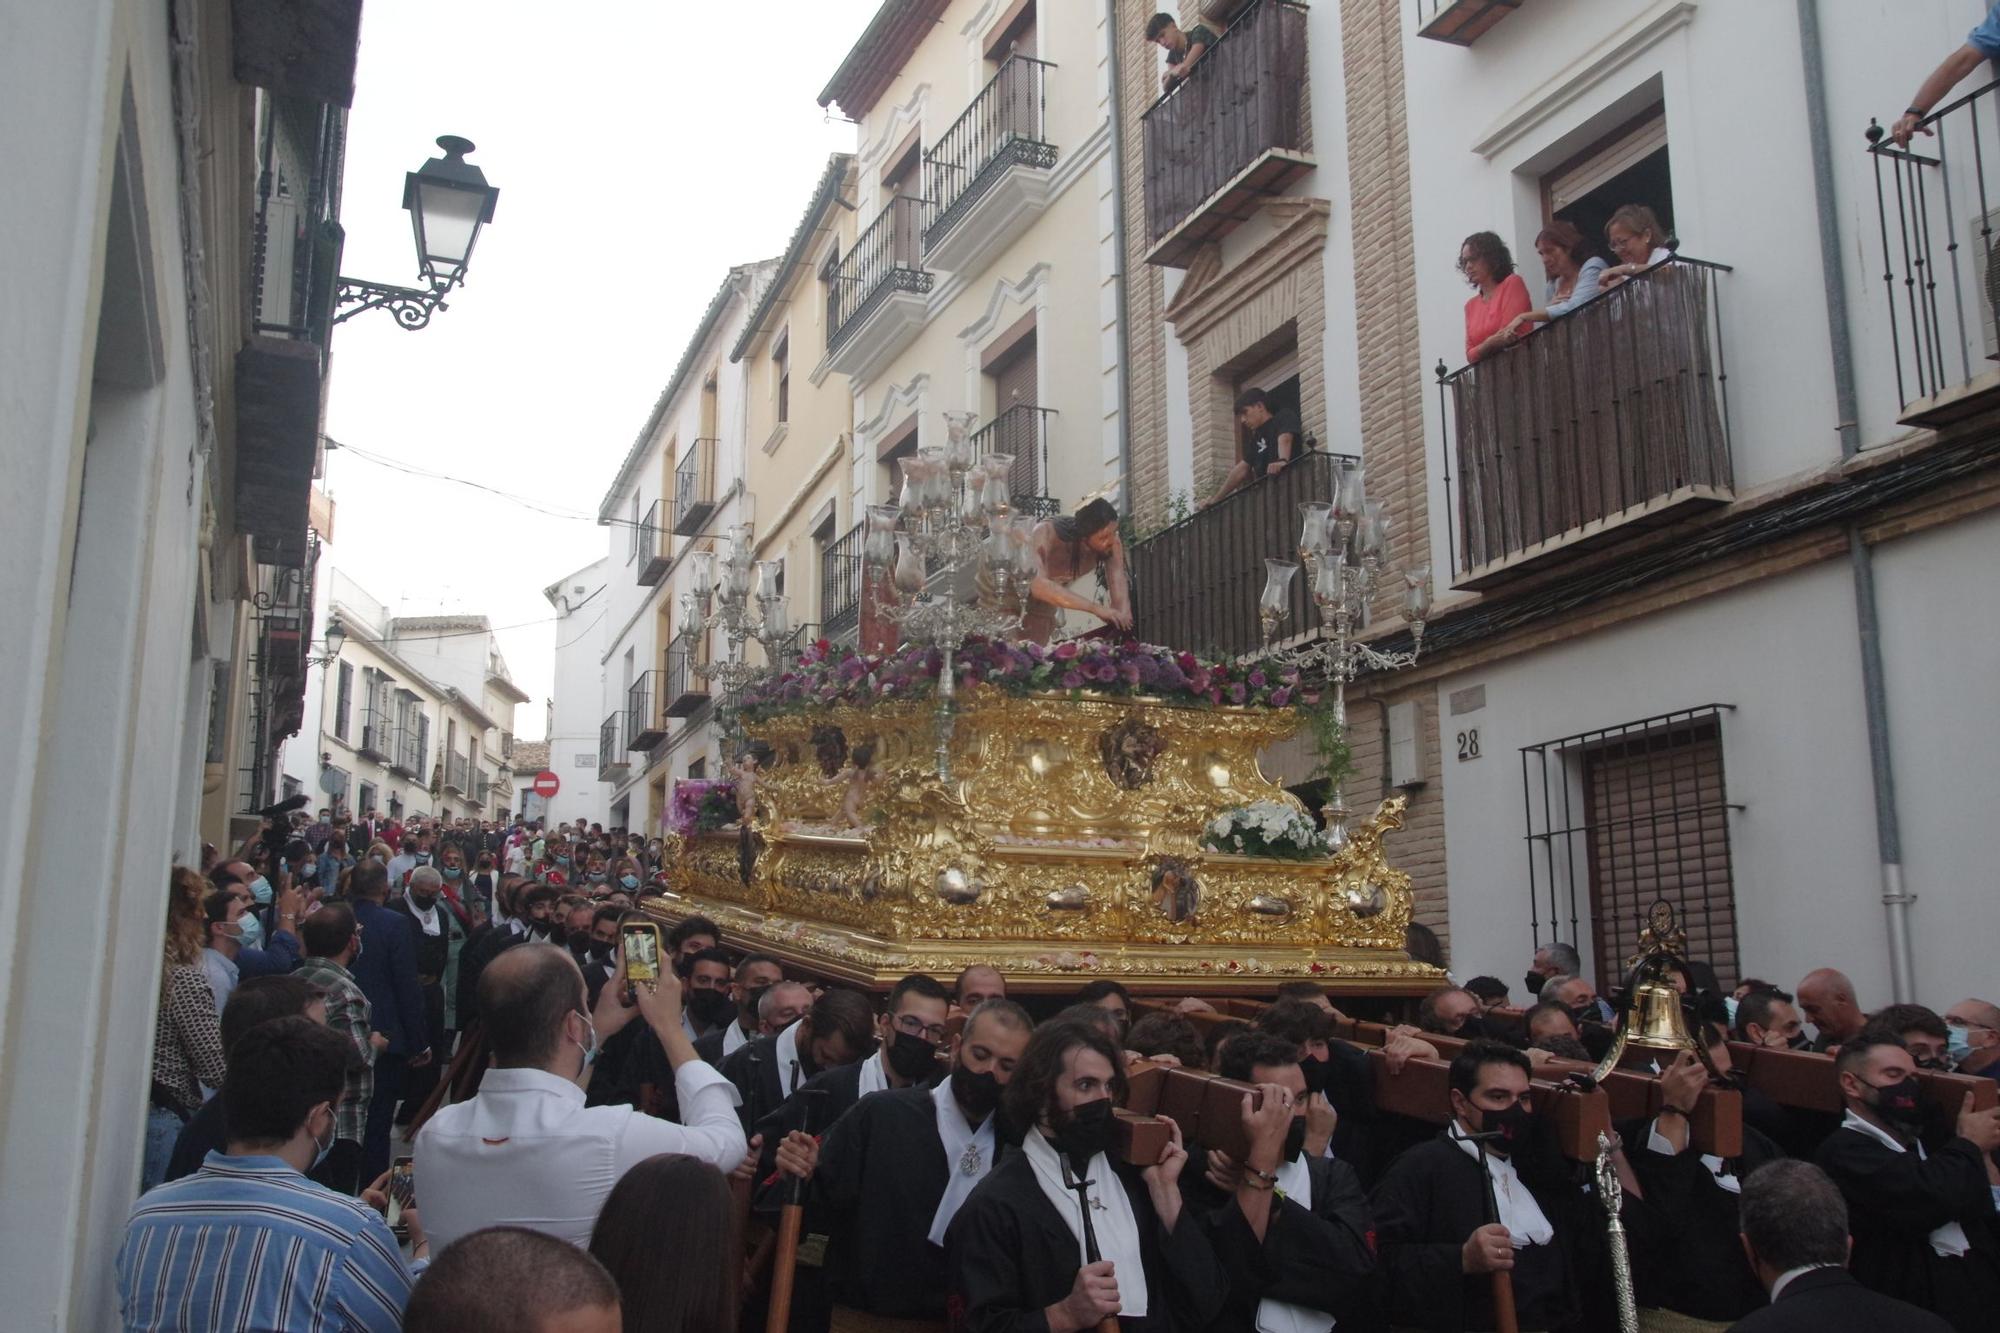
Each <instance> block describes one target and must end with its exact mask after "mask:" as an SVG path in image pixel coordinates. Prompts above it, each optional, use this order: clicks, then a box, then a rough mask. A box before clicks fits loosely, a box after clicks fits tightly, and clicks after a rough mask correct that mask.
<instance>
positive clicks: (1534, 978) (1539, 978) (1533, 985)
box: [1521, 972, 1548, 995]
mask: <svg viewBox="0 0 2000 1333" xmlns="http://www.w3.org/2000/svg"><path fill="white" fill-rule="evenodd" d="M1547 980H1548V978H1547V977H1545V976H1543V975H1542V974H1541V973H1539V972H1530V973H1528V975H1527V976H1525V977H1523V978H1522V979H1521V984H1522V985H1524V986H1526V987H1527V988H1528V994H1529V995H1540V994H1541V993H1542V983H1543V982H1544V981H1547Z"/></svg>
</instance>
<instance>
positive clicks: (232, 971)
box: [201, 945, 237, 981]
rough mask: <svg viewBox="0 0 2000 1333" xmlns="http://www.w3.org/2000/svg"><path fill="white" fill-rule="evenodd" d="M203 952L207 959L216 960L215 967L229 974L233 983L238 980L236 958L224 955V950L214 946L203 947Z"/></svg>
mask: <svg viewBox="0 0 2000 1333" xmlns="http://www.w3.org/2000/svg"><path fill="white" fill-rule="evenodd" d="M201 951H202V954H203V955H204V956H205V957H208V958H213V959H214V960H215V966H217V967H220V968H221V969H222V970H223V971H224V972H225V973H226V974H228V976H229V979H230V980H231V981H234V980H235V979H236V976H237V971H236V960H235V959H234V958H231V957H230V956H229V955H228V954H226V953H224V952H223V951H222V950H220V949H218V948H215V947H214V946H213V945H203V946H202V950H201Z"/></svg>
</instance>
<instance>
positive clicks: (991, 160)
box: [924, 55, 1056, 249]
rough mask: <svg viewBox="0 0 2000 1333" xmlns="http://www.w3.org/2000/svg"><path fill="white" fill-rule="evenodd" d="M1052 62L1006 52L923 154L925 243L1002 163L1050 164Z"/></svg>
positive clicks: (963, 209) (975, 197)
mask: <svg viewBox="0 0 2000 1333" xmlns="http://www.w3.org/2000/svg"><path fill="white" fill-rule="evenodd" d="M1053 68H1055V67H1054V66H1053V65H1050V64H1049V63H1048V62H1047V61H1042V60H1036V59H1035V58H1033V57H1032V56H1023V55H1012V56H1008V57H1007V59H1006V60H1005V61H1003V62H1002V63H1001V65H1000V68H999V69H998V70H997V71H996V72H995V73H994V75H993V78H992V79H991V80H990V81H989V82H988V83H987V85H986V86H985V87H984V88H982V89H980V90H979V95H978V96H977V97H975V98H973V99H972V105H970V106H968V107H966V108H965V113H964V114H963V115H961V116H960V117H959V118H958V120H957V121H956V122H954V123H953V124H952V127H951V128H950V129H948V130H946V131H945V132H944V133H943V134H942V135H940V136H939V138H938V141H937V142H936V143H935V144H933V145H932V146H931V150H930V151H929V152H927V153H925V154H924V186H925V193H926V194H927V195H929V197H930V198H931V199H932V200H933V201H935V203H936V205H937V211H936V214H935V215H934V216H933V217H932V218H931V220H930V223H929V225H928V226H926V227H925V228H924V248H925V249H929V248H930V247H931V246H932V245H935V244H936V243H937V238H938V237H940V236H942V235H944V233H945V232H947V231H949V230H950V229H951V227H952V226H953V224H955V223H956V222H957V221H958V220H959V219H960V218H961V217H963V216H964V215H965V214H966V213H967V212H969V211H970V210H971V209H972V207H973V205H975V204H976V203H978V202H979V199H980V197H981V196H982V195H983V194H985V192H986V190H987V188H988V187H989V186H990V185H991V184H992V183H993V182H994V181H995V180H997V179H999V178H1000V176H1001V174H1002V173H1004V172H1005V171H1006V170H1007V168H1009V167H1011V166H1014V165H1016V164H1018V165H1020V166H1026V167H1041V168H1044V169H1046V168H1049V167H1053V166H1054V165H1055V164H1056V149H1055V145H1054V144H1052V143H1049V142H1048V137H1047V128H1046V124H1045V120H1044V117H1045V114H1046V111H1047V98H1048V88H1047V85H1048V71H1049V70H1051V69H1053Z"/></svg>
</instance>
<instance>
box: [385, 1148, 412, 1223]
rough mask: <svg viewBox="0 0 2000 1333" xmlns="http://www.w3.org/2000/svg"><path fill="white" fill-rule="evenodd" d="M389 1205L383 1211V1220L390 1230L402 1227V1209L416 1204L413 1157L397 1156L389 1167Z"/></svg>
mask: <svg viewBox="0 0 2000 1333" xmlns="http://www.w3.org/2000/svg"><path fill="white" fill-rule="evenodd" d="M388 1194H389V1207H388V1208H387V1210H385V1211H384V1213H383V1215H382V1216H383V1220H384V1221H386V1222H387V1223H388V1224H389V1229H390V1230H391V1231H396V1232H400V1231H401V1230H402V1229H403V1210H404V1209H405V1208H414V1207H416V1204H417V1176H416V1170H415V1162H414V1159H412V1158H408V1157H398V1158H397V1159H396V1161H395V1165H393V1166H391V1167H390V1168H389V1189H388Z"/></svg>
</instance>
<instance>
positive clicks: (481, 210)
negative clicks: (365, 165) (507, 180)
mask: <svg viewBox="0 0 2000 1333" xmlns="http://www.w3.org/2000/svg"><path fill="white" fill-rule="evenodd" d="M437 144H438V147H439V148H442V149H443V150H444V154H445V155H444V156H443V157H434V158H432V159H431V160H430V161H428V162H426V163H424V164H423V166H421V167H419V168H417V169H416V170H415V171H412V172H409V173H408V174H406V175H405V176H404V178H403V207H404V208H406V209H408V210H409V211H410V230H411V232H412V234H413V235H414V236H415V238H416V243H417V271H418V274H419V276H421V277H422V278H423V280H424V281H425V282H427V283H429V284H430V286H429V288H428V289H425V288H418V287H395V286H391V285H389V284H386V283H379V282H363V281H361V280H360V279H357V278H342V279H340V287H339V291H338V292H337V293H336V295H335V297H334V309H335V311H336V313H335V315H334V317H333V322H334V323H336V324H339V323H341V322H342V321H344V320H348V319H352V318H353V317H354V316H356V315H358V314H360V313H361V312H362V311H364V310H378V309H380V310H387V311H388V312H389V313H390V314H391V315H393V316H395V319H396V322H397V323H398V324H401V325H402V326H403V327H404V328H406V329H420V328H422V327H424V325H426V324H428V323H430V322H431V315H432V313H433V312H434V311H438V310H442V309H444V308H445V304H444V298H445V295H446V294H447V293H449V292H450V291H451V289H452V288H454V287H456V286H458V285H459V284H460V283H462V282H464V281H465V269H466V265H468V264H469V263H471V262H472V247H473V245H474V244H475V243H476V242H477V241H478V240H479V229H480V228H481V227H483V226H485V225H486V224H487V223H489V222H491V221H492V220H493V206H494V204H496V203H497V202H499V199H500V191H499V190H497V189H495V188H494V187H493V186H491V185H488V184H487V183H486V173H485V172H483V171H481V170H480V169H479V168H478V167H476V166H474V165H473V164H472V163H470V162H467V161H466V160H465V155H466V154H467V153H469V152H471V151H472V148H473V145H472V140H470V139H461V138H459V137H458V136H457V135H455V134H447V135H445V136H443V137H442V138H440V139H439V140H438V141H437Z"/></svg>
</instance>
